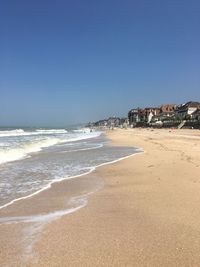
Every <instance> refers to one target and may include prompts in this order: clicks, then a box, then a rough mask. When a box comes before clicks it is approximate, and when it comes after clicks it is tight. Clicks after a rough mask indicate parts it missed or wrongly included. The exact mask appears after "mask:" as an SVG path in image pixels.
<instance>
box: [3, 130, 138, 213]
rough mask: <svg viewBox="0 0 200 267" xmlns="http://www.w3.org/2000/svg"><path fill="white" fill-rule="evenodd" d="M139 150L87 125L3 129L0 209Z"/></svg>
mask: <svg viewBox="0 0 200 267" xmlns="http://www.w3.org/2000/svg"><path fill="white" fill-rule="evenodd" d="M138 152H140V151H139V150H138V149H136V148H130V147H115V146H111V145H110V144H109V140H108V139H106V137H105V136H104V134H102V133H101V132H100V131H93V132H90V130H89V129H87V128H79V129H78V128H77V129H67V128H66V129H45V128H37V129H36V128H34V129H16V128H10V129H0V209H2V208H5V207H6V206H10V205H12V203H14V202H16V201H17V200H19V199H25V198H28V197H30V196H32V195H35V194H37V193H39V192H41V191H42V190H46V189H47V188H49V187H50V186H51V185H52V183H54V182H58V181H62V180H64V179H71V178H76V177H80V176H81V175H84V174H86V173H90V172H92V171H93V170H95V168H96V167H98V166H101V165H104V164H108V163H111V162H114V161H118V160H120V159H123V158H124V157H128V156H130V155H132V154H135V153H138Z"/></svg>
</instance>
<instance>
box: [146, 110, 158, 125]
mask: <svg viewBox="0 0 200 267" xmlns="http://www.w3.org/2000/svg"><path fill="white" fill-rule="evenodd" d="M159 114H160V108H157V107H156V108H152V107H151V108H145V109H144V117H145V122H147V123H150V122H151V120H152V118H153V117H154V116H156V115H159Z"/></svg>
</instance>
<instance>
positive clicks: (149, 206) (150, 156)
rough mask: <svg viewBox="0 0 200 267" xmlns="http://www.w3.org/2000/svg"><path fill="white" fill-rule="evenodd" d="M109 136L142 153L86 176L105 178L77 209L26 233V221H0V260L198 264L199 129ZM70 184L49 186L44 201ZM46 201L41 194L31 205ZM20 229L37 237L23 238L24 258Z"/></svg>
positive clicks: (116, 132)
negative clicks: (16, 244) (83, 205)
mask: <svg viewBox="0 0 200 267" xmlns="http://www.w3.org/2000/svg"><path fill="white" fill-rule="evenodd" d="M107 136H108V137H109V138H110V139H111V140H112V142H113V144H115V145H122V146H133V147H140V148H143V149H144V150H145V153H142V154H138V155H136V156H133V157H130V158H128V159H125V160H123V161H120V162H117V163H115V164H112V165H107V166H104V167H100V168H98V169H97V170H96V171H95V172H93V173H91V174H89V175H88V176H86V177H84V179H88V182H89V181H90V179H96V181H97V183H99V184H101V182H99V181H102V180H101V179H103V181H104V187H103V189H100V190H99V191H97V192H96V193H94V194H92V195H91V196H90V197H89V201H88V204H87V205H86V206H85V207H84V208H82V209H80V210H78V211H77V212H74V213H70V214H68V215H66V216H63V217H61V218H59V219H57V220H54V221H51V222H49V223H48V224H45V225H43V226H42V225H40V224H39V225H38V224H36V225H35V229H33V224H30V227H29V226H27V225H26V231H27V232H28V231H29V234H26V231H25V230H24V229H25V228H23V224H22V223H20V224H16V225H3V226H1V227H0V233H1V241H3V242H1V244H0V266H4V265H3V264H4V263H10V266H195V267H196V266H200V223H199V222H200V208H199V207H200V131H196V130H172V131H169V130H164V129H163V130H154V131H151V130H147V129H130V130H114V131H110V132H108V133H107ZM99 179H100V180H99ZM74 181H75V180H74ZM81 181H83V180H81V179H80V180H79V182H81ZM66 182H67V181H66ZM76 183H78V180H77V182H76ZM76 186H77V185H76ZM80 186H81V185H80ZM83 187H84V186H83ZM65 189H66V187H65V186H64V184H63V183H60V185H58V186H56V187H53V188H52V190H47V191H46V195H45V200H48V201H50V200H51V201H53V203H54V200H53V199H57V198H54V197H55V196H57V195H59V194H60V195H61V198H62V193H61V192H65ZM85 190H86V189H85V188H84V189H83V191H85ZM72 191H73V190H72ZM72 191H71V192H72ZM86 191H87V190H86ZM51 194H52V195H51ZM69 194H70V192H69ZM52 196H54V197H52ZM63 199H64V198H63ZM29 201H30V202H29V204H28V206H27V207H33V202H32V201H34V200H33V199H29ZM55 202H56V201H55ZM41 203H42V200H40V201H39V198H38V204H37V206H35V205H34V208H38V209H40V208H41ZM55 207H56V204H55ZM13 208H14V206H13V207H12V208H11V207H10V209H11V210H10V212H11V214H13V212H14V210H12V209H13ZM23 209H24V205H22V212H23ZM55 209H56V208H55ZM30 214H31V211H30ZM28 227H29V228H28ZM31 227H32V228H31ZM22 229H23V233H24V236H30V231H32V237H33V239H34V242H33V243H32V244H31V246H30V243H29V246H27V243H26V242H28V241H29V240H28V241H27V240H25V239H24V240H25V241H24V242H25V243H24V248H26V249H27V247H28V249H27V252H26V254H25V255H27V258H26V257H24V258H23V259H22V258H21V257H19V256H18V255H20V253H21V251H20V248H19V247H18V246H13V240H14V239H13V238H11V237H13V236H14V237H15V240H16V242H17V240H18V239H19V233H21V232H20V231H22ZM38 229H39V232H40V233H41V234H40V235H38ZM34 230H35V231H34ZM35 235H37V238H35ZM6 236H7V240H6V239H5V237H6ZM3 237H4V238H3ZM6 252H7V253H6ZM14 264H15V265H14ZM5 266H6V265H5Z"/></svg>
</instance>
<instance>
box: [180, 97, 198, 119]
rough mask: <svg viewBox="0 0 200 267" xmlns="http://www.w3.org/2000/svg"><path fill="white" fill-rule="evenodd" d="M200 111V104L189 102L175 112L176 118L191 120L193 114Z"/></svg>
mask: <svg viewBox="0 0 200 267" xmlns="http://www.w3.org/2000/svg"><path fill="white" fill-rule="evenodd" d="M197 110H200V103H199V102H193V101H190V102H187V103H185V104H182V105H179V106H177V108H176V110H175V114H176V117H177V118H179V119H181V120H185V119H190V118H192V117H193V114H194V113H195V112H196V111H197Z"/></svg>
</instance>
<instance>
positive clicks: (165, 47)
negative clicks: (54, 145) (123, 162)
mask: <svg viewBox="0 0 200 267" xmlns="http://www.w3.org/2000/svg"><path fill="white" fill-rule="evenodd" d="M199 14H200V1H199V0H196V1H194V0H187V1H186V0H167V1H164V0H163V1H162V0H151V1H150V0H100V1H97V0H90V1H89V0H71V1H68V0H57V1H55V0H15V1H14V0H5V1H1V2H0V125H36V126H37V125H44V126H47V125H49V126H51V125H52V126H53V125H54V126H65V125H67V124H71V123H79V122H87V121H92V120H97V119H100V118H103V117H107V116H112V115H117V116H124V115H126V114H127V112H128V110H129V109H130V108H132V107H138V106H141V107H144V106H152V105H159V104H163V103H171V102H172V103H181V102H185V101H187V100H197V101H199V100H200V15H199Z"/></svg>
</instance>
